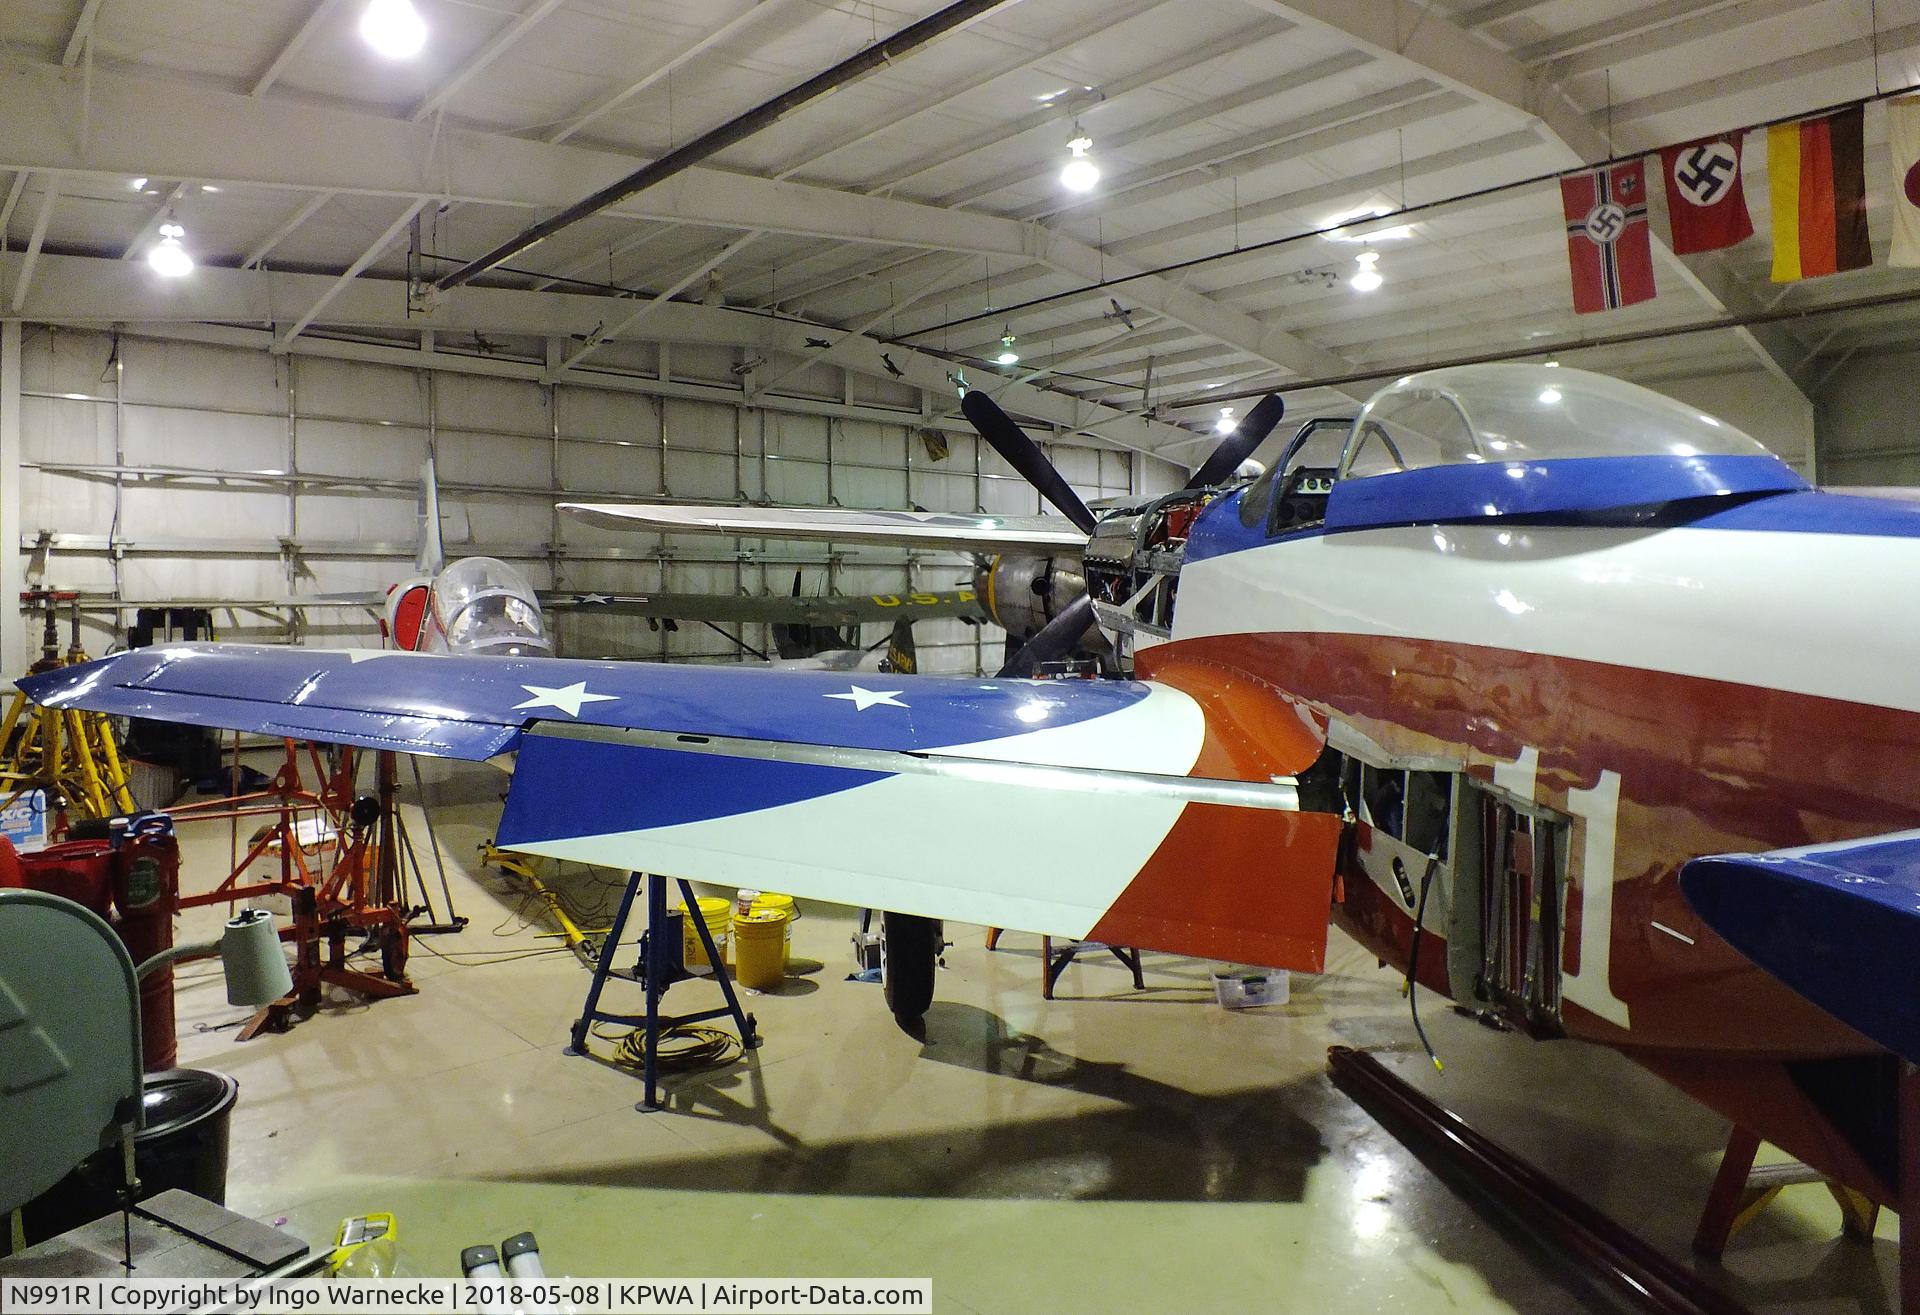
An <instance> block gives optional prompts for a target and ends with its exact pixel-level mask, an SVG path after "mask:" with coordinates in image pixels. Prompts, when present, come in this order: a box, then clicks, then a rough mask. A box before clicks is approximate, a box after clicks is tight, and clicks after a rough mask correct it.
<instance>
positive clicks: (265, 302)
mask: <svg viewBox="0 0 1920 1315" xmlns="http://www.w3.org/2000/svg"><path fill="white" fill-rule="evenodd" d="M38 260H39V263H40V265H41V268H42V273H43V274H45V275H46V277H44V278H40V279H38V280H35V281H34V283H33V287H32V290H31V293H30V295H23V298H22V304H21V305H20V307H19V312H18V313H19V317H20V318H22V319H26V320H32V321H36V322H41V323H49V324H73V325H86V326H97V327H105V326H108V325H114V324H125V325H136V326H137V325H170V326H189V325H198V324H228V325H261V326H271V325H273V324H276V323H283V322H285V320H286V310H285V308H287V307H295V306H298V307H306V308H307V311H306V313H305V315H304V316H303V318H304V319H305V320H306V323H305V325H303V326H302V333H303V335H305V336H303V337H302V338H301V339H299V340H296V341H294V342H291V343H289V344H288V345H287V348H286V349H288V350H296V351H297V350H300V348H301V345H302V344H303V343H304V342H305V341H306V337H310V336H311V334H310V333H309V332H308V331H310V330H312V329H314V328H315V327H316V326H318V327H324V328H328V329H331V330H333V331H336V332H347V333H351V332H355V331H373V332H383V333H384V332H394V331H401V332H408V333H418V332H419V331H421V330H422V329H431V330H434V331H435V332H437V333H439V334H440V335H441V339H442V341H445V339H446V338H447V336H448V335H450V334H454V333H466V332H470V331H473V330H478V331H480V332H483V333H489V334H497V335H513V336H518V337H533V338H558V339H562V340H565V339H569V338H572V337H575V336H581V337H585V336H590V335H592V334H593V333H594V332H595V330H596V329H598V328H599V327H600V326H601V324H602V322H603V321H604V320H605V318H606V316H607V313H608V311H609V309H611V308H614V307H621V306H628V305H631V304H632V303H631V302H628V301H624V300H618V299H615V298H610V297H596V296H585V295H581V294H578V293H560V292H529V291H524V290H522V289H518V288H489V287H473V286H468V287H464V288H459V289H456V290H454V291H452V292H449V293H446V294H444V295H442V296H441V297H440V298H438V299H437V301H436V303H435V305H434V306H433V308H432V309H430V310H427V311H424V312H421V311H414V312H409V310H408V307H407V299H406V296H405V288H404V286H403V285H402V284H401V283H400V282H399V281H398V280H394V279H379V278H359V279H354V280H352V281H350V282H349V281H343V280H340V279H338V278H336V277H332V276H328V275H323V274H292V273H283V272H277V271H276V272H269V271H264V270H234V269H221V268H217V267H213V266H206V265H203V266H201V267H200V268H199V269H197V270H195V271H194V276H193V277H192V278H191V279H187V280H181V281H179V282H178V283H174V284H170V285H168V286H165V287H161V286H159V285H158V283H157V281H156V280H155V279H153V278H152V277H151V276H150V275H148V274H147V272H146V271H144V270H141V269H139V268H138V267H134V266H129V265H127V264H125V263H124V262H122V261H119V260H108V259H103V258H100V257H92V256H57V255H41V256H39V257H38ZM25 261H26V257H25V256H24V255H22V254H18V253H13V254H5V255H0V285H4V284H6V283H12V284H13V285H14V286H15V287H19V286H20V280H19V275H20V272H21V268H22V265H23V264H24V263H25ZM322 298H325V299H326V300H325V304H324V305H321V300H322ZM316 307H318V309H315V308H316ZM831 332H832V330H831V327H830V326H825V325H819V324H810V323H807V322H804V321H797V320H790V319H785V318H775V317H772V316H768V315H763V314H756V313H754V312H752V311H747V310H736V309H731V308H727V307H716V306H700V305H696V304H694V303H691V302H684V301H673V302H667V303H666V304H664V305H662V306H661V307H660V308H659V310H658V312H656V313H655V314H653V315H652V316H650V317H649V318H648V320H647V321H646V323H645V329H644V332H634V337H633V339H632V340H634V341H648V342H684V343H700V344H705V345H711V346H729V347H742V348H747V349H751V350H754V351H757V352H760V353H763V354H767V355H771V354H773V353H780V354H783V355H786V356H791V357H795V358H804V357H810V356H815V355H817V354H818V353H817V351H816V350H815V349H810V348H808V347H807V346H806V339H807V338H808V337H821V336H827V335H829V334H830V333H831ZM274 341H284V338H277V339H275V340H274ZM263 345H264V344H263ZM856 347H858V348H859V349H860V350H858V351H856V350H855V348H856ZM882 353H885V354H887V355H889V356H891V357H892V358H893V360H894V364H895V365H896V367H898V368H899V369H901V371H902V375H901V376H897V377H896V376H895V375H894V374H892V372H891V371H889V370H888V369H887V368H886V365H885V363H884V362H883V361H882V360H881V354H882ZM834 363H835V364H836V365H837V366H839V367H840V368H842V369H846V370H852V371H853V372H854V373H856V374H860V375H865V376H869V377H872V378H876V379H885V380H889V381H891V382H893V383H897V384H899V385H901V386H902V387H906V388H915V389H920V390H923V391H930V392H934V393H938V394H950V391H951V387H952V385H951V384H950V383H949V381H948V379H947V374H948V372H949V371H950V370H951V369H952V368H953V367H952V366H951V365H950V364H949V363H947V362H946V361H944V360H941V359H939V358H938V357H933V356H928V355H925V354H924V353H921V352H917V351H914V350H913V349H911V348H901V347H892V346H888V345H886V344H883V343H879V342H875V341H874V340H872V339H870V338H863V339H855V340H853V341H852V342H849V343H848V344H846V345H845V346H844V347H843V348H841V350H840V352H839V354H838V355H837V356H836V359H835V362H834ZM529 371H530V373H529V375H528V377H530V378H533V379H538V378H540V377H541V375H542V374H544V373H545V371H546V366H544V365H542V364H538V363H532V364H530V365H529ZM569 377H570V378H575V379H581V380H588V379H594V378H596V377H598V376H597V374H596V372H595V371H594V370H593V369H592V368H591V367H585V368H582V369H579V370H577V371H576V372H575V373H574V374H573V375H571V376H569ZM756 396H757V397H764V398H768V399H771V398H772V396H773V395H772V394H769V393H767V391H766V390H764V389H762V390H760V391H759V393H758V394H757V395H756ZM767 405H774V402H773V401H772V400H769V401H768V402H767ZM1007 405H1008V407H1009V409H1017V410H1018V411H1019V412H1020V413H1021V414H1023V415H1027V416H1031V417H1032V418H1034V419H1036V420H1040V421H1043V422H1045V423H1047V424H1058V425H1062V426H1065V427H1068V428H1078V427H1079V426H1081V425H1085V424H1092V423H1094V422H1096V421H1102V420H1109V419H1113V418H1115V414H1116V413H1114V412H1111V411H1109V410H1107V409H1105V408H1095V407H1090V406H1087V405H1084V404H1082V403H1080V402H1079V401H1077V400H1076V399H1074V398H1073V397H1072V396H1070V395H1069V394H1066V393H1063V392H1059V391H1054V390H1047V389H1040V388H1022V389H1018V390H1016V393H1015V395H1014V396H1012V397H1010V399H1009V400H1008V402H1007ZM905 414H906V419H904V420H903V423H910V422H911V414H912V413H905ZM1186 436H1187V434H1186V431H1185V430H1182V429H1180V428H1178V427H1176V426H1171V425H1167V424H1164V423H1160V422H1154V421H1147V420H1142V421H1139V422H1137V423H1135V424H1131V425H1128V426H1125V427H1124V428H1123V430H1122V431H1121V432H1120V433H1119V437H1121V438H1123V439H1125V440H1126V441H1127V442H1128V443H1130V444H1131V443H1140V444H1144V445H1146V446H1147V447H1157V446H1159V445H1160V444H1162V443H1165V442H1170V441H1173V440H1176V439H1181V438H1184V437H1186Z"/></svg>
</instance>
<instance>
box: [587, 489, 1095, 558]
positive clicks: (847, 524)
mask: <svg viewBox="0 0 1920 1315" xmlns="http://www.w3.org/2000/svg"><path fill="white" fill-rule="evenodd" d="M560 510H561V511H564V512H566V513H568V514H569V515H572V516H578V517H579V518H580V519H582V520H584V521H587V522H588V523H590V524H593V525H598V526H601V527H603V528H606V529H615V530H643V531H653V532H656V533H664V534H729V535H739V536H742V537H745V538H766V539H812V540H832V541H834V542H838V543H876V544H894V545H899V546H903V547H909V548H948V549H952V550H953V551H955V552H979V553H1009V552H1011V553H1032V554H1036V555H1045V554H1047V553H1050V552H1055V551H1073V552H1078V551H1080V550H1082V549H1084V548H1085V547H1086V546H1087V536H1086V535H1084V534H1082V533H1081V532H1080V531H1079V530H1078V529H1077V528H1075V527H1074V525H1073V523H1072V522H1070V521H1068V520H1067V519H1066V518H1065V517H1063V516H990V515H986V514H983V513H971V512H964V513H963V512H950V511H882V510H871V511H870V510H864V509H858V508H851V507H750V506H747V507H729V506H713V507H707V506H687V505H670V504H660V505H648V504H644V503H590V502H563V503H561V504H560Z"/></svg>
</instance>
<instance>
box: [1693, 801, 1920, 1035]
mask: <svg viewBox="0 0 1920 1315" xmlns="http://www.w3.org/2000/svg"><path fill="white" fill-rule="evenodd" d="M1680 889H1681V892H1682V893H1683V894H1684V895H1685V896H1686V898H1687V902H1688V903H1689V904H1690V905H1692V907H1693V910H1694V912H1696V913H1698V914H1699V915H1700V917H1701V919H1702V920H1703V921H1705V922H1706V924H1707V925H1708V926H1709V927H1711V928H1713V930H1714V931H1715V932H1717V933H1718V934H1719V935H1720V936H1721V938H1722V939H1724V940H1725V941H1726V942H1727V943H1728V944H1730V945H1732V946H1733V948H1734V949H1736V950H1738V951H1740V953H1742V954H1744V955H1746V956H1747V957H1748V958H1749V959H1751V960H1753V961H1754V962H1755V963H1756V964H1758V965H1760V967H1762V968H1764V969H1766V970H1767V971H1768V972H1769V973H1771V974H1773V975H1774V976H1775V977H1777V978H1779V979H1780V980H1781V981H1782V982H1785V983H1786V984H1787V985H1788V986H1790V987H1792V988H1793V989H1794V990H1796V991H1798V992H1799V993H1800V994H1801V995H1803V996H1805V997H1806V998H1807V999H1809V1000H1811V1001H1812V1002H1813V1003H1814V1004H1816V1005H1818V1006H1820V1007H1821V1008H1822V1009H1824V1010H1826V1011H1827V1012H1828V1013H1830V1014H1832V1015H1833V1016H1834V1017H1836V1018H1838V1019H1839V1020H1840V1021H1841V1022H1843V1023H1845V1024H1847V1025H1848V1026H1849V1027H1852V1028H1853V1029H1854V1030H1855V1031H1857V1032H1860V1033H1861V1034H1863V1035H1865V1036H1867V1037H1869V1038H1871V1039H1872V1040H1874V1041H1877V1042H1878V1043H1880V1044H1881V1045H1883V1046H1885V1047H1887V1049H1889V1050H1891V1051H1893V1052H1894V1053H1895V1054H1897V1055H1899V1056H1901V1057H1902V1058H1904V1059H1906V1060H1907V1061H1909V1062H1910V1063H1920V1012H1917V1011H1916V1010H1915V1009H1914V1004H1913V1002H1914V1001H1915V1000H1916V999H1920V831H1912V832H1901V833H1897V834H1890V835H1884V836H1874V837H1869V838H1866V839H1862V840H1857V841H1853V842H1850V843H1848V844H1841V845H1815V846H1810V847H1807V848H1802V849H1780V850H1773V851H1770V852H1767V853H1760V854H1715V855H1712V856H1709V857H1706V858H1696V859H1694V860H1693V861H1692V862H1690V863H1688V864H1687V865H1686V866H1685V867H1684V868H1683V869H1681V872H1680Z"/></svg>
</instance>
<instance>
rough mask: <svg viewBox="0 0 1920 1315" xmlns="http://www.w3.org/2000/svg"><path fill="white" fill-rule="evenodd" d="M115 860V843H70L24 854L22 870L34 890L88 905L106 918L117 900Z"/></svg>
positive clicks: (21, 860)
mask: <svg viewBox="0 0 1920 1315" xmlns="http://www.w3.org/2000/svg"><path fill="white" fill-rule="evenodd" d="M114 858H115V856H114V852H113V842H112V841H111V840H69V841H67V842H65V843H64V844H59V845H48V846H47V847H46V848H45V849H43V850H41V851H40V852H39V853H37V854H22V855H20V867H21V871H22V874H23V875H24V876H25V878H26V883H27V886H28V887H29V888H30V889H33V890H39V891H44V892H46V893H47V894H49V895H58V896H60V897H61V898H62V899H70V900H72V901H73V902H74V903H76V904H84V905H86V906H87V907H88V908H90V909H92V910H93V911H94V912H95V913H97V914H99V915H100V916H101V917H103V918H104V917H106V916H108V910H109V909H110V907H111V904H112V900H113V869H114V866H115V862H114Z"/></svg>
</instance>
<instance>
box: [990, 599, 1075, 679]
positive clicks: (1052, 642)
mask: <svg viewBox="0 0 1920 1315" xmlns="http://www.w3.org/2000/svg"><path fill="white" fill-rule="evenodd" d="M1092 625H1093V597H1092V595H1090V594H1081V595H1080V596H1079V597H1078V598H1076V599H1074V600H1073V601H1072V602H1071V603H1069V604H1067V606H1066V607H1065V608H1063V609H1062V610H1061V612H1060V614H1059V615H1058V616H1056V617H1054V618H1053V620H1051V621H1049V622H1047V623H1046V624H1045V625H1044V626H1042V627H1040V629H1039V630H1038V631H1037V632H1035V634H1034V636H1033V638H1032V639H1029V640H1028V641H1027V642H1026V646H1025V647H1024V648H1022V649H1021V650H1020V651H1019V652H1018V653H1015V654H1014V655H1013V656H1012V657H1010V658H1008V659H1007V664H1006V665H1005V666H1003V667H1001V668H1000V673H999V674H1000V675H1001V676H1002V677H1004V678H1009V679H1011V678H1017V677H1024V676H1031V675H1032V674H1033V673H1034V672H1036V671H1038V670H1039V669H1040V668H1041V667H1042V666H1043V665H1045V664H1046V663H1048V662H1058V661H1059V660H1060V659H1061V658H1063V657H1065V656H1066V655H1067V654H1069V653H1071V652H1073V649H1074V645H1076V644H1078V643H1079V642H1080V637H1081V636H1082V635H1084V634H1086V633H1087V630H1088V629H1089V628H1090V627H1091V626H1092Z"/></svg>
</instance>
